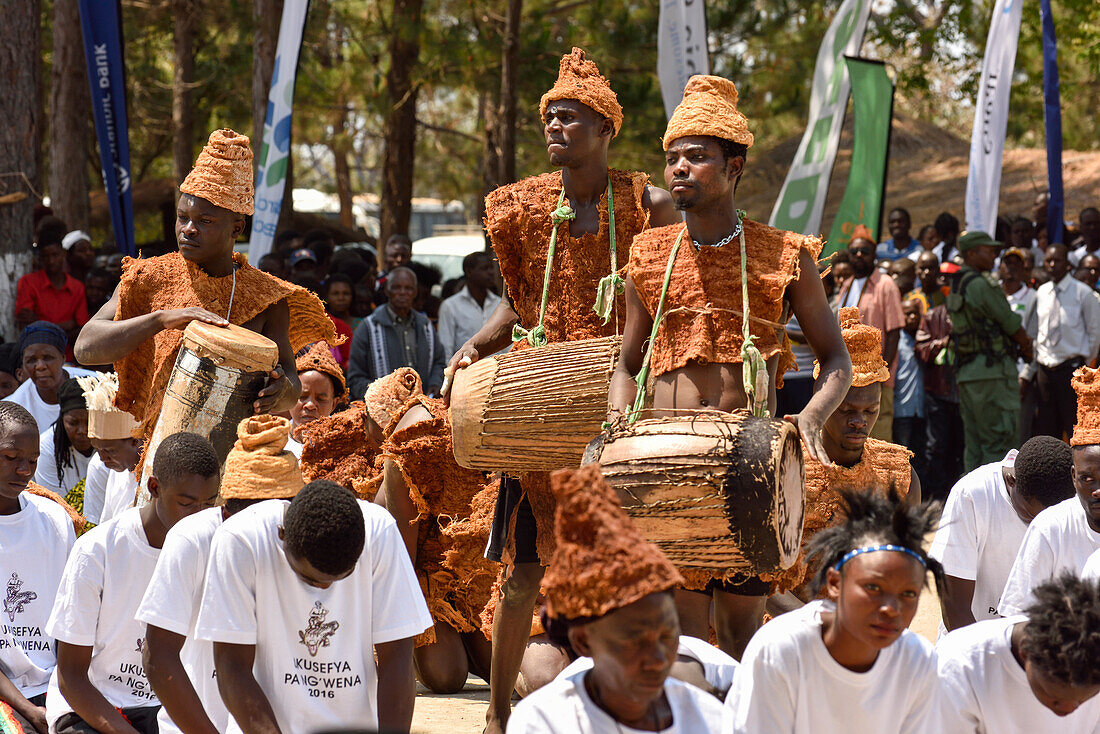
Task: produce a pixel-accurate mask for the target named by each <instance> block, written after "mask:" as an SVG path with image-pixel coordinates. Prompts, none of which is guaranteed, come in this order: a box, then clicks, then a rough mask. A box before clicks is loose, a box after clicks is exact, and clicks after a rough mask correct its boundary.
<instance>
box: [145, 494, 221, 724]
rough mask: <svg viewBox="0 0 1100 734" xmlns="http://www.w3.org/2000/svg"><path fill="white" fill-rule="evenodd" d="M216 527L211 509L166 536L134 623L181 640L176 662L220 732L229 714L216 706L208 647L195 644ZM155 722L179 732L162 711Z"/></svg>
mask: <svg viewBox="0 0 1100 734" xmlns="http://www.w3.org/2000/svg"><path fill="white" fill-rule="evenodd" d="M221 525H222V509H221V508H220V507H212V508H210V509H208V510H203V511H202V512H198V513H196V514H194V515H191V516H190V517H185V518H184V519H182V520H180V521H179V522H178V523H176V524H175V525H174V526H173V527H172V529H171V530H169V531H168V536H167V537H166V538H165V539H164V547H163V548H161V551H160V558H158V559H157V567H156V569H155V570H154V571H153V578H152V579H150V580H149V586H148V588H146V589H145V598H144V599H142V600H141V606H139V607H138V610H137V619H138V621H139V622H144V623H145V624H151V625H153V626H155V627H160V628H161V629H165V630H168V631H169V632H175V633H176V634H177V635H183V636H184V637H186V638H187V639H186V641H185V642H184V643H183V649H182V650H180V662H182V663H183V667H184V670H186V671H187V677H188V678H190V679H191V684H192V685H193V686H194V687H195V692H196V693H197V694H198V695H199V700H200V701H202V706H203V708H204V709H206V714H207V716H209V717H210V721H211V723H213V724H214V728H215V729H217V730H218V731H225V730H226V727H228V726H229V710H228V709H226V707H225V704H224V703H223V702H222V698H221V694H220V693H219V692H218V681H217V679H216V678H215V677H214V646H213V644H212V643H210V642H204V641H201V640H197V639H195V623H196V622H197V621H198V616H199V605H200V604H201V603H202V584H203V580H204V579H205V578H206V563H207V560H208V559H209V558H210V543H211V541H212V540H213V539H214V533H215V532H216V531H217V529H218V528H220V527H221ZM157 723H158V724H159V725H160V731H161V732H162V733H166V732H171V733H172V734H179V733H180V728H179V727H178V726H176V725H175V723H174V722H173V721H172V719H170V718H169V717H168V712H167V711H165V710H164V709H163V708H162V709H161V710H160V713H159V714H157Z"/></svg>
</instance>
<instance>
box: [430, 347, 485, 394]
mask: <svg viewBox="0 0 1100 734" xmlns="http://www.w3.org/2000/svg"><path fill="white" fill-rule="evenodd" d="M480 358H481V355H479V354H478V353H477V350H476V349H474V348H473V347H471V346H470V345H469V344H463V345H462V346H461V347H459V348H458V351H457V352H455V354H454V356H453V357H451V361H450V362H449V363H448V364H447V368H446V369H444V370H443V387H442V389H441V390H440V391H439V392H440V395H441V396H442V397H443V404H444V405H450V404H451V384H452V383H453V382H454V377H455V372H457V371H458V370H460V369H462V368H463V367H469V366H470V365H472V364H473V363H474V362H476V361H478V359H480Z"/></svg>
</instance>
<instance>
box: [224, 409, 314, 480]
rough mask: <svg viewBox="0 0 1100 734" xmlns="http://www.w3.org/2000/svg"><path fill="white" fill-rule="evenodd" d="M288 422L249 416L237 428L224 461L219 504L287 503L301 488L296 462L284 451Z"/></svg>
mask: <svg viewBox="0 0 1100 734" xmlns="http://www.w3.org/2000/svg"><path fill="white" fill-rule="evenodd" d="M289 437H290V421H289V420H287V419H286V418H280V417H279V416H275V415H253V416H250V417H248V418H245V419H244V420H243V421H241V422H240V423H239V424H238V425H237V441H236V443H234V444H233V448H231V449H230V450H229V455H228V456H227V457H225V472H224V473H223V474H222V486H221V498H222V499H223V500H232V499H241V500H272V499H290V498H291V497H294V496H295V495H296V494H298V490H300V489H301V488H302V484H303V482H302V472H301V471H299V469H298V459H297V458H295V456H294V454H292V453H290V452H289V451H287V450H286V442H287V439H288V438H289Z"/></svg>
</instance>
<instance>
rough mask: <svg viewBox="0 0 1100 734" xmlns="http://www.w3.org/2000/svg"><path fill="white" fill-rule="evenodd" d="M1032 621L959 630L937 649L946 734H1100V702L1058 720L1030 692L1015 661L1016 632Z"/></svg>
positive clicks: (998, 621)
mask: <svg viewBox="0 0 1100 734" xmlns="http://www.w3.org/2000/svg"><path fill="white" fill-rule="evenodd" d="M1026 621H1027V617H1023V616H1017V617H1008V618H1006V619H991V620H988V621H985V622H978V623H977V624H972V625H969V626H967V627H963V628H960V629H957V630H955V631H954V632H952V633H951V634H949V635H947V637H945V638H944V639H943V640H941V641H940V644H939V645H938V646H937V647H936V655H937V657H938V659H939V675H940V680H941V682H942V688H943V692H944V697H943V706H942V708H943V724H942V726H941V727H940V728H939V729H937V731H940V732H944V734H955V733H956V732H957V733H958V734H964V733H965V734H1004V733H1006V732H1028V733H1029V734H1030V733H1032V732H1034V733H1035V734H1039V733H1040V732H1050V733H1054V732H1057V734H1095V733H1096V732H1098V731H1100V696H1094V697H1093V698H1091V699H1089V700H1088V701H1086V702H1085V703H1083V704H1081V706H1080V707H1078V709H1077V710H1076V711H1074V712H1073V713H1072V714H1070V715H1069V716H1058V715H1057V714H1055V713H1054V712H1053V711H1051V710H1050V709H1048V708H1047V707H1046V706H1044V705H1043V704H1041V703H1039V699H1037V698H1036V697H1035V694H1034V693H1032V692H1031V687H1030V686H1029V685H1028V683H1027V676H1026V675H1025V673H1024V669H1023V668H1022V667H1021V666H1020V664H1019V663H1018V662H1017V661H1016V658H1015V657H1014V656H1013V655H1012V644H1011V638H1012V630H1013V628H1014V627H1015V626H1016V625H1017V624H1019V623H1020V622H1026Z"/></svg>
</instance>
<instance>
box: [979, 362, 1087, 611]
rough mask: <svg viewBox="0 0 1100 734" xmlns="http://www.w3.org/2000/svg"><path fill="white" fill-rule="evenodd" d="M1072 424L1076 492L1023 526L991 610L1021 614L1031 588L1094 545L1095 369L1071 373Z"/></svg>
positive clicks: (1081, 559)
mask: <svg viewBox="0 0 1100 734" xmlns="http://www.w3.org/2000/svg"><path fill="white" fill-rule="evenodd" d="M1072 385H1073V389H1074V390H1075V391H1076V392H1077V425H1075V426H1074V427H1073V437H1072V438H1071V439H1070V446H1071V447H1072V448H1071V451H1072V452H1073V488H1074V490H1075V491H1076V496H1074V497H1070V498H1069V499H1067V500H1063V501H1062V502H1059V503H1058V504H1056V505H1054V506H1053V507H1050V508H1048V509H1046V510H1043V511H1042V512H1040V513H1039V514H1038V515H1036V516H1035V519H1034V520H1032V521H1031V524H1030V525H1029V526H1028V528H1027V532H1026V533H1025V534H1024V539H1023V541H1022V542H1021V543H1020V550H1019V552H1017V554H1016V560H1015V561H1014V562H1013V563H1012V570H1011V571H1009V574H1008V581H1006V582H1005V588H1004V591H1003V592H1002V593H1001V601H1000V603H999V604H998V605H997V611H998V612H999V613H1000V615H1001V616H1003V617H1007V616H1009V615H1013V614H1023V612H1024V610H1025V609H1026V608H1027V606H1028V604H1029V603H1030V602H1031V599H1032V597H1031V591H1032V589H1034V588H1035V587H1036V586H1038V585H1039V584H1041V583H1043V582H1044V581H1049V580H1050V579H1052V578H1054V577H1055V576H1057V575H1058V574H1059V573H1060V572H1062V571H1071V572H1073V573H1080V572H1081V569H1082V568H1084V566H1085V562H1086V561H1088V559H1089V556H1091V555H1092V554H1093V553H1095V552H1096V551H1097V550H1100V370H1094V369H1090V368H1088V367H1081V368H1080V369H1078V370H1077V371H1076V372H1074V373H1073V380H1072Z"/></svg>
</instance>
